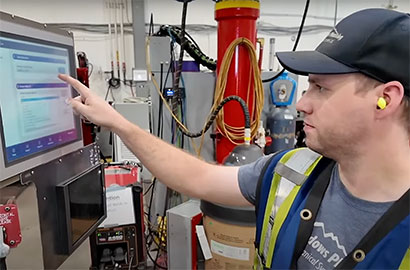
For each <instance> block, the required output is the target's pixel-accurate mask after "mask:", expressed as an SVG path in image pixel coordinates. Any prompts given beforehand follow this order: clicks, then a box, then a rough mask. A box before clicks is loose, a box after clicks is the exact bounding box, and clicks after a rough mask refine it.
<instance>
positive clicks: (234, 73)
mask: <svg viewBox="0 0 410 270" xmlns="http://www.w3.org/2000/svg"><path fill="white" fill-rule="evenodd" d="M258 18H259V1H246V0H244V1H240V0H226V1H220V2H218V3H216V4H215V20H216V21H217V22H218V64H217V74H219V70H220V65H221V62H222V59H223V57H224V55H225V52H226V49H227V48H228V47H229V45H230V44H231V43H232V42H233V41H234V40H235V39H237V38H240V37H244V38H247V39H249V40H250V41H251V42H252V43H253V44H254V45H256V20H257V19H258ZM250 72H251V63H250V58H249V53H248V51H247V49H246V48H244V47H242V46H241V45H239V46H238V47H237V48H236V50H235V54H234V57H233V59H232V62H231V65H230V68H229V72H228V75H227V76H228V81H227V85H226V89H225V94H224V97H227V96H231V95H236V96H239V97H241V98H242V99H244V100H245V101H246V100H248V102H247V104H248V108H249V111H250V112H252V110H253V102H254V96H255V92H254V87H253V85H254V82H253V80H252V76H250V74H251V73H250ZM250 80H251V81H250ZM248 91H250V92H249V95H248ZM253 118H254V115H251V119H253ZM224 121H225V123H226V124H227V125H230V126H233V127H243V126H244V124H245V123H244V118H243V111H242V108H241V106H240V105H239V104H238V103H236V102H229V103H227V104H226V105H225V106H224ZM218 128H219V127H218ZM217 133H219V132H218V131H217ZM239 143H242V142H239ZM234 147H235V145H234V144H233V143H231V142H230V141H229V139H228V138H226V137H224V136H222V134H219V135H218V136H217V141H216V158H217V162H218V163H222V161H223V159H224V158H225V157H226V156H227V155H228V154H229V153H230V152H231V151H232V149H233V148H234Z"/></svg>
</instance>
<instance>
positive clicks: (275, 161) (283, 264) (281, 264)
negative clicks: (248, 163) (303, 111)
mask: <svg viewBox="0 0 410 270" xmlns="http://www.w3.org/2000/svg"><path fill="white" fill-rule="evenodd" d="M334 165H335V161H333V160H330V159H328V158H325V157H322V156H321V155H319V154H317V153H315V152H313V151H311V150H309V149H308V148H299V149H295V150H291V151H284V152H281V153H278V154H275V155H274V156H273V157H272V158H271V159H270V160H269V161H268V162H267V163H266V165H265V167H264V168H263V170H262V174H261V176H260V178H259V181H258V186H257V192H256V205H255V209H256V215H257V217H256V237H255V247H256V252H255V260H254V269H255V270H256V269H296V262H297V260H298V259H299V257H300V256H301V254H302V252H303V250H304V248H305V246H306V244H307V242H308V239H309V237H310V236H311V232H312V230H313V223H314V221H315V219H316V214H317V212H318V209H319V207H320V203H321V201H322V199H323V196H324V194H325V192H326V189H327V186H328V184H329V181H330V176H331V172H332V168H333V167H334ZM337 269H406V270H409V269H410V193H409V190H408V191H407V192H406V193H405V194H404V195H403V196H402V197H401V198H400V199H399V200H398V201H396V202H395V203H393V205H392V206H391V207H390V208H389V210H388V211H387V212H386V213H385V214H384V215H383V216H382V217H381V218H380V219H379V220H378V221H377V222H376V224H375V225H374V226H373V227H372V229H370V231H369V232H368V233H367V234H366V235H365V236H364V237H363V238H362V239H361V240H360V241H359V243H358V244H357V246H356V247H355V248H354V249H353V250H352V251H351V252H350V253H349V254H348V255H347V256H346V257H345V258H344V259H343V260H342V262H341V263H340V264H339V265H338V266H337Z"/></svg>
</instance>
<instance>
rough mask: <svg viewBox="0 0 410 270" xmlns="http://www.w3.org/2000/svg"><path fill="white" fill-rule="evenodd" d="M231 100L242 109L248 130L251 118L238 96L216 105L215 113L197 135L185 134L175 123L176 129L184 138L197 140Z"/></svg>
mask: <svg viewBox="0 0 410 270" xmlns="http://www.w3.org/2000/svg"><path fill="white" fill-rule="evenodd" d="M232 100H236V101H237V102H239V104H240V105H241V107H242V110H243V114H244V116H245V128H250V127H251V117H250V114H249V110H248V106H247V105H246V102H245V101H244V100H243V99H242V98H240V97H238V96H229V97H226V98H224V99H223V100H222V101H221V103H220V104H219V105H218V107H217V108H216V109H215V111H214V112H213V113H212V115H211V117H210V118H209V121H208V122H207V123H206V126H205V128H204V129H203V130H201V131H200V132H197V133H191V132H186V131H185V130H184V129H183V127H181V126H180V124H179V123H178V122H177V125H178V128H179V129H180V130H181V131H182V133H183V134H185V135H186V136H188V137H190V138H197V137H200V136H202V134H204V133H205V132H206V131H207V130H208V129H209V127H210V126H211V125H212V123H213V121H214V120H215V118H216V116H217V115H218V113H219V111H220V110H221V109H222V107H223V106H224V105H225V104H226V103H228V102H229V101H232Z"/></svg>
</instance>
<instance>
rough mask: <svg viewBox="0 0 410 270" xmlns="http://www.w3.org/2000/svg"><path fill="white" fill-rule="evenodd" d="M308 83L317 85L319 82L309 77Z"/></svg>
mask: <svg viewBox="0 0 410 270" xmlns="http://www.w3.org/2000/svg"><path fill="white" fill-rule="evenodd" d="M308 82H309V83H316V82H317V79H314V78H311V77H309V78H308Z"/></svg>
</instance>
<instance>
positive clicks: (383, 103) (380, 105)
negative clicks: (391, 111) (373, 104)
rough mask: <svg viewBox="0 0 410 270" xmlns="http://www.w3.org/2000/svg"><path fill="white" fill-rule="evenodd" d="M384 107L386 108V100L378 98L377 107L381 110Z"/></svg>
mask: <svg viewBox="0 0 410 270" xmlns="http://www.w3.org/2000/svg"><path fill="white" fill-rule="evenodd" d="M386 106H387V102H386V100H385V99H384V98H383V97H379V99H378V100H377V107H379V109H381V110H383V109H384V108H386Z"/></svg>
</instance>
